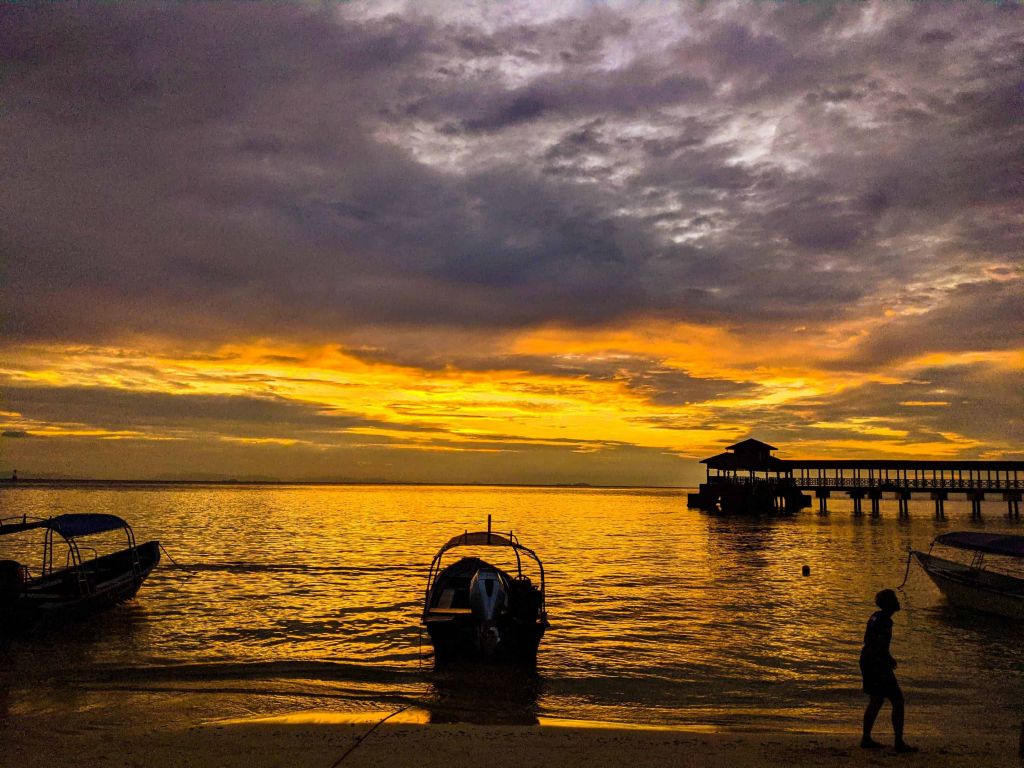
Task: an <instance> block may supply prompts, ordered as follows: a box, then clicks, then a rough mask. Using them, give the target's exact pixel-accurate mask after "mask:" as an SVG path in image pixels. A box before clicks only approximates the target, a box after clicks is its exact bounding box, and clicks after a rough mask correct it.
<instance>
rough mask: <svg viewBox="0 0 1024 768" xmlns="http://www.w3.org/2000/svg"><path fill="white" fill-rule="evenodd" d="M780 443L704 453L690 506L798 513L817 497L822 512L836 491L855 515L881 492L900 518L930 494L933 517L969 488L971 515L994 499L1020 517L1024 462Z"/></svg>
mask: <svg viewBox="0 0 1024 768" xmlns="http://www.w3.org/2000/svg"><path fill="white" fill-rule="evenodd" d="M775 450H778V449H777V448H775V447H774V446H771V445H768V444H767V443H762V442H760V441H759V440H753V439H750V440H744V441H742V442H740V443H736V444H735V445H731V446H729V447H728V448H727V449H726V452H725V453H720V454H718V455H717V456H712V457H710V458H707V459H704V460H703V461H702V462H701V463H702V464H704V465H706V467H707V476H706V480H705V482H704V483H701V485H700V488H699V490H698V491H697V493H691V494H690V495H689V499H688V506H690V507H696V508H698V509H706V510H709V511H722V512H739V513H748V514H765V513H772V512H775V513H784V514H792V513H794V512H798V511H799V510H801V509H803V508H805V507H809V506H811V494H813V496H814V498H816V499H817V500H818V512H819V514H823V515H826V514H828V500H829V498H830V497H831V495H832V494H833V493H845V494H847V495H848V496H849V497H850V498H851V499H852V500H853V514H854V515H855V516H858V517H859V516H860V515H862V514H863V513H864V512H863V510H864V501H865V500H867V501H868V504H869V505H870V511H871V515H872V517H878V516H879V515H880V514H881V501H882V499H883V498H886V494H888V498H892V499H895V500H896V502H897V509H898V515H899V517H900V518H907V517H909V514H910V512H909V509H910V499H911V497H912V496H914V495H923V494H926V495H928V496H929V498H931V499H932V501H933V502H934V504H935V516H936V518H939V519H942V518H944V517H945V502H946V501H947V499H949V496H950V494H964V496H965V497H966V498H967V500H969V501H970V502H971V516H972V517H974V518H980V517H981V505H982V502H983V501H985V500H986V499H988V498H992V499H995V500H1001V501H1003V502H1004V503H1005V504H1006V514H1007V516H1008V517H1009V518H1010V519H1011V520H1019V519H1020V507H1021V497H1022V495H1024V461H914V460H900V459H793V460H786V459H779V458H776V457H775V456H772V455H771V454H772V451H775Z"/></svg>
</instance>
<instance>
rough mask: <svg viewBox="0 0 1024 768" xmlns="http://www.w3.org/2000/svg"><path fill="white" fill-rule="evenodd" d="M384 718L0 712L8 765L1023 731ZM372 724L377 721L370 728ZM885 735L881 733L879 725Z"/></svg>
mask: <svg viewBox="0 0 1024 768" xmlns="http://www.w3.org/2000/svg"><path fill="white" fill-rule="evenodd" d="M384 716H386V713H385V714H384V715H380V716H378V715H376V714H373V715H365V716H361V717H355V718H353V717H352V716H350V715H346V716H339V717H331V716H330V714H326V715H325V714H309V713H305V714H303V713H300V714H297V715H292V716H285V717H274V718H262V719H250V720H237V719H236V720H224V721H208V722H203V723H201V724H195V725H184V726H181V725H174V726H168V725H162V724H161V723H160V722H158V721H155V720H150V721H149V722H147V723H145V724H137V725H125V724H124V723H118V722H112V721H111V719H110V717H109V714H108V715H107V716H103V715H97V714H90V713H89V712H83V713H80V714H76V715H73V716H70V717H62V718H57V719H49V718H43V717H38V716H32V717H20V716H19V717H7V718H4V719H3V725H2V728H0V733H2V740H0V741H2V743H3V747H4V748H3V752H2V756H0V764H2V765H3V766H4V768H44V767H45V768H53V766H65V765H73V764H74V765H93V766H112V767H121V766H124V767H125V768H136V767H137V768H143V767H145V768H181V767H182V766H194V767H195V768H235V767H236V766H237V767H238V768H243V767H244V768H336V766H348V767H350V768H355V767H356V766H363V767H365V768H368V767H369V766H389V767H391V766H413V765H415V766H422V767H423V768H431V767H432V766H438V767H440V766H488V768H523V767H524V766H564V767H565V768H575V767H576V766H580V767H582V766H587V767H588V768H592V767H593V766H608V767H609V768H612V767H618V766H622V767H623V768H625V767H627V766H629V767H631V768H635V767H636V766H711V767H714V766H722V767H723V768H725V767H726V766H729V767H730V768H744V767H746V766H749V767H751V768H753V767H754V766H774V765H793V766H834V765H853V766H860V765H864V766H877V765H900V766H926V765H927V766H950V767H953V768H955V767H956V766H963V767H964V768H968V767H970V768H976V767H977V766H988V767H990V768H999V767H1000V766H1008V767H1009V766H1012V767H1013V768H1017V767H1018V766H1019V765H1020V764H1021V761H1020V760H1019V758H1018V757H1017V750H1018V745H1017V734H1007V737H1006V739H1005V740H990V739H980V740H972V739H971V738H970V734H969V733H968V734H961V735H950V736H948V737H946V736H944V737H936V736H930V737H924V738H919V739H915V744H917V745H918V746H919V747H920V748H921V751H920V752H919V753H918V754H914V755H900V754H896V753H895V752H893V751H892V750H891V749H884V750H877V751H865V750H861V749H860V748H859V747H858V746H857V738H856V734H854V733H849V732H847V733H754V732H742V731H701V730H696V731H695V730H686V729H685V728H678V729H666V728H661V729H654V728H638V727H626V726H622V727H613V726H602V727H583V726H581V725H580V724H579V723H576V722H574V721H568V722H565V721H562V722H559V721H552V722H545V721H542V722H541V723H540V724H538V725H530V726H517V725H473V724H463V723H454V724H426V723H418V722H409V720H410V719H411V720H415V719H416V718H415V717H413V718H405V719H403V718H401V717H399V718H395V719H393V720H392V721H389V722H385V723H383V724H380V725H379V726H378V725H377V724H378V723H379V721H380V719H381V718H382V717H384ZM374 726H377V727H374ZM877 735H878V736H879V737H880V738H884V739H885V740H886V741H890V740H891V737H890V736H889V735H888V733H887V732H886V731H884V730H880V731H879V733H878V734H877Z"/></svg>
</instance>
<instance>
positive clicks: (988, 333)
mask: <svg viewBox="0 0 1024 768" xmlns="http://www.w3.org/2000/svg"><path fill="white" fill-rule="evenodd" d="M1021 297H1022V292H1021V284H1020V282H1019V281H1016V280H1001V281H992V282H985V283H968V284H966V285H962V286H959V287H957V288H955V289H953V290H950V291H948V292H947V293H944V294H942V295H941V296H940V297H939V301H938V302H937V303H936V306H934V307H931V308H929V309H928V311H925V312H923V313H920V314H911V315H907V316H902V317H896V318H893V319H891V320H890V321H888V322H886V323H885V324H883V325H882V326H881V327H880V328H878V329H876V330H874V331H873V332H872V333H871V334H870V335H869V336H868V337H867V339H866V341H865V342H864V343H863V344H862V345H861V346H860V347H859V348H858V350H857V351H856V352H855V353H854V354H853V355H851V356H850V357H849V358H848V359H847V360H845V361H844V362H843V365H844V366H853V365H860V366H864V367H867V368H874V367H877V366H880V365H881V366H884V365H888V364H891V363H894V362H899V361H901V360H906V359H909V358H914V357H916V356H918V355H921V354H923V353H926V352H929V351H933V350H943V351H947V352H971V351H978V352H986V351H1001V350H1009V349H1014V348H1016V347H1017V346H1018V345H1019V344H1020V342H1021V339H1024V309H1022V307H1021ZM922 298H923V299H925V300H927V299H928V298H930V297H927V296H925V297H922Z"/></svg>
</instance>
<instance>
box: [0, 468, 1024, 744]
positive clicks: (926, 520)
mask: <svg viewBox="0 0 1024 768" xmlns="http://www.w3.org/2000/svg"><path fill="white" fill-rule="evenodd" d="M685 500H686V496H685V492H682V491H664V490H598V489H547V488H544V489H541V488H464V487H391V486H381V487H366V486H362V487H350V486H344V487H303V486H294V487H205V486H203V487H200V486H179V487H166V486H160V487H144V488H139V487H135V488H123V487H111V488H92V489H80V488H79V489H67V488H17V489H7V490H3V491H0V505H2V513H0V514H2V516H5V517H6V516H12V515H22V514H27V515H50V514H57V513H61V512H84V511H90V512H112V513H115V514H118V515H121V516H123V517H125V518H127V519H128V520H129V521H130V522H131V523H132V525H133V527H134V529H135V532H136V536H137V538H138V540H139V541H145V540H147V539H151V538H157V539H160V541H161V542H162V543H163V544H164V546H165V547H166V549H167V552H168V553H169V554H170V556H171V557H173V558H174V560H175V561H177V563H178V564H179V565H178V566H176V565H175V564H173V563H172V562H170V560H168V559H167V558H165V559H164V560H163V562H162V563H161V565H160V567H159V568H158V569H157V570H156V571H155V572H154V574H153V575H152V576H151V577H150V579H149V581H148V582H147V583H146V584H145V585H144V586H143V588H142V590H141V592H140V594H139V596H138V598H137V599H136V600H135V601H133V602H131V603H129V604H126V605H124V606H120V607H119V608H117V609H115V610H113V611H111V612H109V613H107V614H105V615H103V616H102V617H100V618H98V619H97V620H95V621H92V622H88V623H84V624H78V625H75V626H73V627H70V628H68V629H64V630H61V631H57V632H53V633H51V634H48V635H45V636H43V637H40V638H34V639H31V640H21V641H17V642H15V643H14V644H13V645H12V646H11V647H9V648H7V649H5V650H2V651H0V655H2V656H3V660H2V661H3V663H2V665H0V666H2V668H3V669H2V672H0V684H2V695H0V709H4V710H6V711H7V712H8V713H12V714H19V713H20V714H33V713H37V714H54V713H56V714H59V713H61V712H67V711H73V710H76V709H83V708H90V709H97V708H98V709H104V710H109V711H110V713H111V717H112V718H116V717H120V716H122V715H125V712H124V711H121V710H125V709H130V710H131V711H132V712H135V713H138V712H148V711H152V708H159V709H160V712H161V714H160V717H163V718H174V717H180V718H181V719H182V720H189V719H195V718H197V717H200V718H201V717H210V716H213V715H218V716H239V715H241V716H245V715H266V714H275V713H287V712H295V711H300V710H322V709H329V710H335V711H339V710H340V711H352V712H358V711H369V710H374V711H383V710H393V709H396V708H397V707H400V706H403V705H404V704H407V703H410V702H416V703H418V704H420V705H421V706H423V707H425V708H426V709H428V710H429V711H430V712H431V713H432V715H433V716H434V717H435V718H436V719H439V720H446V719H447V720H459V719H465V720H479V721H483V722H488V721H490V722H518V721H520V720H522V721H530V720H531V719H533V718H536V717H571V718H578V719H586V720H596V721H615V722H626V723H650V724H658V725H709V726H719V727H721V726H725V727H741V728H772V729H778V728H783V729H798V730H836V729H840V730H850V731H855V730H857V728H858V727H859V717H860V712H861V710H862V708H863V704H864V703H865V702H864V697H863V694H861V692H860V687H859V686H860V681H859V677H858V672H857V654H858V651H859V648H860V643H861V636H862V632H863V626H864V622H865V620H866V619H867V617H868V615H869V614H870V613H871V611H872V610H873V605H872V597H873V595H874V593H875V592H876V591H877V590H879V589H881V588H883V587H893V586H896V585H898V584H899V583H900V582H901V581H902V580H903V577H904V571H905V566H906V550H907V548H908V546H913V547H916V548H921V547H924V548H927V545H928V543H929V542H930V541H931V539H932V538H933V537H934V536H935V535H937V534H939V533H941V532H944V531H947V530H957V529H976V528H984V529H985V530H988V531H1014V532H1020V530H1021V526H1020V524H1019V523H1011V522H1009V521H1007V520H1006V517H1005V508H1004V506H1003V505H1000V504H997V503H995V502H991V503H989V504H986V508H985V514H986V517H985V520H984V521H983V522H974V521H971V520H970V519H969V510H968V508H967V505H966V504H963V503H956V502H949V503H948V504H947V515H948V520H946V521H943V522H937V521H935V520H934V519H933V518H932V509H931V505H930V503H929V502H926V501H922V502H917V501H914V502H911V520H910V521H909V522H903V521H897V520H896V519H894V518H895V503H894V502H889V503H886V502H883V515H884V516H883V519H881V520H872V519H870V518H869V517H864V518H860V519H855V518H853V516H852V513H851V507H850V506H849V503H848V502H847V503H846V504H844V502H843V500H842V499H832V500H831V501H830V506H831V508H832V513H831V515H830V516H828V517H819V516H818V515H817V514H816V512H812V511H805V512H803V513H802V514H801V515H799V516H797V517H795V518H792V519H775V520H750V519H741V518H723V517H716V516H711V515H707V514H705V513H701V512H697V511H691V510H688V509H686V503H685ZM888 507H892V508H891V509H889V508H888ZM488 514H490V515H492V517H493V520H494V527H495V529H496V530H501V531H508V530H510V529H511V530H513V531H515V532H516V534H517V535H518V536H519V537H520V539H521V541H522V543H523V544H525V545H526V546H528V547H531V548H533V549H535V550H536V551H537V553H538V554H539V555H540V557H541V558H542V559H543V561H544V564H545V567H546V569H547V579H548V611H549V615H550V620H551V625H552V626H551V629H550V630H549V632H548V634H547V636H546V637H545V639H544V641H543V642H542V644H541V651H540V656H539V663H538V672H537V675H536V676H535V677H533V676H529V675H515V674H513V673H509V672H500V673H497V676H498V678H499V680H498V682H495V680H494V678H492V677H491V673H489V672H488V671H487V670H467V671H464V672H455V673H452V672H445V673H443V674H438V673H435V672H433V670H432V668H431V663H430V659H429V656H428V654H429V649H430V644H429V641H428V639H427V637H426V635H425V633H424V634H421V632H420V629H419V623H418V619H419V611H420V608H421V601H422V595H423V590H424V587H425V579H426V575H427V568H428V565H429V563H430V560H431V557H432V556H433V554H434V553H435V551H436V550H437V548H438V547H439V546H440V545H441V544H442V543H444V542H445V541H447V540H448V538H450V537H451V536H453V535H454V534H457V533H460V532H462V531H464V530H466V529H469V530H479V529H481V528H484V527H486V520H487V515H488ZM30 564H32V563H31V562H30ZM805 564H806V565H809V566H810V568H811V575H810V576H808V577H804V576H802V574H801V568H802V566H804V565H805ZM179 566H180V567H179ZM902 599H903V602H904V610H903V611H902V612H901V613H900V614H898V615H897V617H896V634H895V640H894V646H893V650H894V654H895V656H896V657H897V658H898V659H899V660H900V666H899V669H898V670H897V671H898V674H899V676H900V679H901V682H902V684H903V687H904V690H905V692H906V694H907V698H908V724H909V725H908V727H909V728H911V729H913V730H916V731H917V732H922V731H926V732H937V731H941V730H943V729H948V728H950V727H952V725H953V724H955V723H969V724H970V727H971V728H972V729H973V730H974V731H975V732H977V731H978V730H979V729H980V730H981V731H982V732H984V731H986V730H990V731H991V732H993V733H996V732H999V733H1006V732H1007V730H1008V729H1015V728H1019V727H1020V726H1019V723H1020V721H1021V717H1022V714H1024V713H1022V709H1024V706H1022V701H1024V697H1022V692H1024V686H1022V681H1024V661H1022V653H1024V652H1022V647H1021V640H1022V635H1024V628H1022V627H1021V626H1020V625H1012V624H1008V623H1004V622H1001V621H999V620H991V619H984V618H980V617H977V616H972V615H969V614H960V613H957V612H955V611H953V610H952V609H950V608H948V607H947V606H946V605H945V604H944V602H943V600H942V598H941V597H940V595H939V593H938V592H937V590H936V589H935V588H934V587H933V586H932V585H931V583H930V582H929V581H928V580H927V579H926V577H925V576H924V575H923V574H922V573H921V572H920V571H919V570H917V567H916V565H915V566H914V567H913V569H912V570H911V572H910V578H909V580H908V582H907V586H906V588H905V593H904V594H903V595H902ZM119 708H120V709H119ZM885 717H887V716H886V715H883V719H884V718H885Z"/></svg>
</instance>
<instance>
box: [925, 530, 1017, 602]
mask: <svg viewBox="0 0 1024 768" xmlns="http://www.w3.org/2000/svg"><path fill="white" fill-rule="evenodd" d="M936 545H938V546H940V547H948V548H950V549H953V550H957V551H960V552H969V553H970V561H969V562H962V561H959V560H953V559H947V558H943V557H938V556H936V555H933V554H932V549H934V548H935V546H936ZM910 556H911V557H912V558H913V559H915V560H916V561H917V562H918V564H919V565H920V566H921V568H922V569H923V570H924V572H925V573H926V574H928V576H929V578H931V580H932V581H933V582H934V583H935V586H937V587H938V588H939V591H941V592H942V594H943V595H945V597H946V600H948V601H949V603H950V604H951V605H954V606H956V607H958V608H968V609H971V610H975V611H981V612H983V613H991V614H996V615H998V616H1004V617H1007V618H1011V619H1018V620H1022V621H1024V536H1020V535H1012V534H1003V533H981V532H978V531H952V532H950V533H944V534H942V535H941V536H937V537H935V540H934V541H932V545H931V547H929V548H928V551H927V552H919V551H917V550H911V552H910ZM993 558H995V559H994V560H993Z"/></svg>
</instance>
